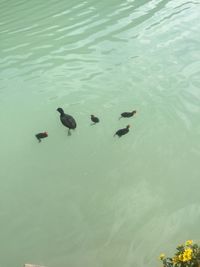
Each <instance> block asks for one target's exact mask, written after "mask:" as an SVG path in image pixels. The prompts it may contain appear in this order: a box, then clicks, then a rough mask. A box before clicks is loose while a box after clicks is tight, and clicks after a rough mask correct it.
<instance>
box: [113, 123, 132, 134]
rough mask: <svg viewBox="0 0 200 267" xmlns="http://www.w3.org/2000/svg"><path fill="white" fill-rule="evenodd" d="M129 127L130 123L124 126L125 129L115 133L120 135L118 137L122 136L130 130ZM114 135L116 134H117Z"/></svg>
mask: <svg viewBox="0 0 200 267" xmlns="http://www.w3.org/2000/svg"><path fill="white" fill-rule="evenodd" d="M129 128H130V125H127V126H126V128H123V129H119V130H118V131H117V132H116V133H115V135H118V137H121V136H122V135H125V134H127V133H128V132H129ZM115 135H114V136H115Z"/></svg>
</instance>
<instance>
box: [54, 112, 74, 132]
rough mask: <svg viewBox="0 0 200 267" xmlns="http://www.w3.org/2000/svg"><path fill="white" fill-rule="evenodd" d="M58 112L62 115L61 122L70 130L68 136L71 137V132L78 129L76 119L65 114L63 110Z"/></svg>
mask: <svg viewBox="0 0 200 267" xmlns="http://www.w3.org/2000/svg"><path fill="white" fill-rule="evenodd" d="M57 111H58V112H59V113H60V121H61V122H62V124H63V125H64V126H65V127H67V128H68V135H71V132H70V130H71V129H73V130H74V129H75V128H76V121H75V119H74V118H73V117H72V116H71V115H68V114H65V113H64V110H63V109H62V108H57Z"/></svg>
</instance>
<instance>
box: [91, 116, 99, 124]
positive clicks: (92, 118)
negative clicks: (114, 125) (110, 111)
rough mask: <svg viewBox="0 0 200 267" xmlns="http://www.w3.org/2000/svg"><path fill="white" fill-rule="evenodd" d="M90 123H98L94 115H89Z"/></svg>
mask: <svg viewBox="0 0 200 267" xmlns="http://www.w3.org/2000/svg"><path fill="white" fill-rule="evenodd" d="M91 121H92V122H94V123H95V124H96V123H98V122H99V118H97V117H95V116H94V115H91Z"/></svg>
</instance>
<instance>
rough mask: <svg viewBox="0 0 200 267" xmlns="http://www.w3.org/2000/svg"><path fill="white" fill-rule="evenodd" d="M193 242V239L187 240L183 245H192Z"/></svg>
mask: <svg viewBox="0 0 200 267" xmlns="http://www.w3.org/2000/svg"><path fill="white" fill-rule="evenodd" d="M192 244H193V240H187V241H186V242H185V245H186V246H189V245H192Z"/></svg>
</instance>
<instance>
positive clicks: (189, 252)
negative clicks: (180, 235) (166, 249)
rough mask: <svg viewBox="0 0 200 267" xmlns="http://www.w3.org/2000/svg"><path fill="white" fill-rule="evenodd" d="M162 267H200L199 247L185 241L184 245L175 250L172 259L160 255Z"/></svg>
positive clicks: (189, 241) (190, 241)
mask: <svg viewBox="0 0 200 267" xmlns="http://www.w3.org/2000/svg"><path fill="white" fill-rule="evenodd" d="M160 260H161V261H162V263H163V267H200V247H199V246H198V245H197V244H195V243H193V241H192V240H187V241H186V242H185V244H183V245H180V246H178V247H177V248H176V252H175V254H174V256H173V257H172V258H169V257H165V254H163V253H162V254H161V255H160Z"/></svg>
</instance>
